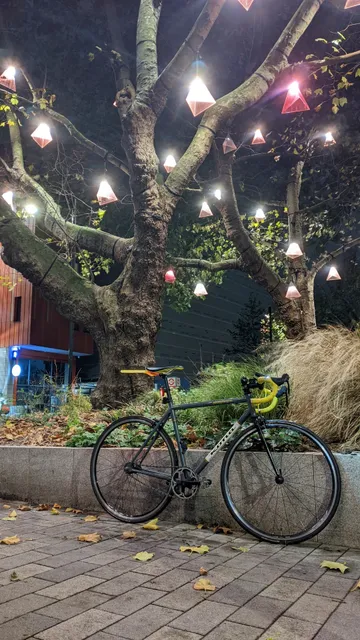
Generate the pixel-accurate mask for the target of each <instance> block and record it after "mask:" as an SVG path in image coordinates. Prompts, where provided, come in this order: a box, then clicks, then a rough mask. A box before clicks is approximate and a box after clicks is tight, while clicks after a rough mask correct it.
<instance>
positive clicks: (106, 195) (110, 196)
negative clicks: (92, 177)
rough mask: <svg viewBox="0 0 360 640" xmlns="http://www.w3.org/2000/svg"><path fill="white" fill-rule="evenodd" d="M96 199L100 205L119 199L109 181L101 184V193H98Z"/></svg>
mask: <svg viewBox="0 0 360 640" xmlns="http://www.w3.org/2000/svg"><path fill="white" fill-rule="evenodd" d="M96 197H97V199H98V202H99V204H100V205H103V204H109V203H110V202H116V201H117V197H116V195H115V193H114V192H113V190H112V188H111V187H110V185H109V183H108V181H107V180H102V181H101V182H100V186H99V191H98V192H97V194H96Z"/></svg>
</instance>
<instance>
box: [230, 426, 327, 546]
mask: <svg viewBox="0 0 360 640" xmlns="http://www.w3.org/2000/svg"><path fill="white" fill-rule="evenodd" d="M268 425H269V426H268V428H267V429H266V430H265V432H264V433H265V435H266V441H267V443H268V446H269V449H270V451H271V454H272V457H273V460H274V462H275V466H276V468H277V470H278V471H279V472H280V470H281V472H280V473H279V474H278V476H279V477H278V478H276V474H275V472H274V470H273V468H272V465H271V462H270V460H269V457H268V455H267V453H266V451H265V448H264V445H263V443H262V442H261V440H260V438H259V436H258V432H257V430H256V429H255V428H254V429H250V430H249V431H248V432H247V433H246V434H244V436H243V438H242V439H241V440H239V443H238V446H237V447H236V448H234V450H233V451H232V455H230V457H229V459H228V461H227V466H226V469H225V485H226V491H225V494H226V495H225V499H226V501H227V503H228V506H229V507H230V510H231V511H232V512H233V515H234V516H235V517H236V519H237V520H238V522H240V524H242V526H243V527H244V528H245V529H247V530H248V531H250V532H251V533H253V534H254V535H256V536H258V537H260V538H262V539H267V540H270V541H275V540H276V541H283V542H296V541H300V539H301V540H304V539H306V538H310V537H312V536H313V535H315V534H316V533H317V532H318V531H320V530H321V529H322V528H323V527H324V526H326V524H327V522H329V520H330V519H331V517H332V515H333V513H334V511H335V509H336V506H337V502H338V492H337V491H336V490H335V489H336V480H337V478H336V471H335V465H334V463H333V461H332V459H331V458H330V456H329V454H327V452H326V449H325V448H322V446H321V443H319V442H318V440H317V438H315V437H313V436H312V435H311V434H310V433H308V432H307V430H305V429H302V428H301V427H297V426H295V425H286V426H285V425H284V424H282V425H279V424H277V425H276V424H273V425H271V424H270V423H268ZM279 480H280V481H279Z"/></svg>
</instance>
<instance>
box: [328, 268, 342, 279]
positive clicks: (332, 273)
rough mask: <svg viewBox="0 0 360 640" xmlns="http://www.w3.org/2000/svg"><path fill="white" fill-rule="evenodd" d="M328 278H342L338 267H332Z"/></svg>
mask: <svg viewBox="0 0 360 640" xmlns="http://www.w3.org/2000/svg"><path fill="white" fill-rule="evenodd" d="M326 280H329V281H330V280H341V275H340V273H339V272H338V270H337V268H336V267H330V271H329V273H328V277H327V278H326Z"/></svg>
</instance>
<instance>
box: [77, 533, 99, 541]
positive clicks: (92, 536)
mask: <svg viewBox="0 0 360 640" xmlns="http://www.w3.org/2000/svg"><path fill="white" fill-rule="evenodd" d="M78 540H80V542H100V540H101V535H100V533H85V534H82V535H81V536H79V537H78Z"/></svg>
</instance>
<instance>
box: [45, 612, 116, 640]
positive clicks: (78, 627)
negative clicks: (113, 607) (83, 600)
mask: <svg viewBox="0 0 360 640" xmlns="http://www.w3.org/2000/svg"><path fill="white" fill-rule="evenodd" d="M120 619H121V616H116V615H115V614H113V613H108V612H106V611H100V610H99V609H89V611H87V612H86V613H81V614H80V615H78V616H75V617H74V618H71V619H70V620H66V621H65V622H60V624H57V625H56V627H54V628H53V629H49V630H48V631H43V632H42V633H38V634H37V637H38V638H41V640H84V638H88V637H89V635H91V634H94V633H96V632H97V631H101V630H102V629H105V628H106V627H107V626H108V625H111V624H113V623H114V622H116V621H117V620H120Z"/></svg>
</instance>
